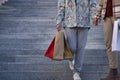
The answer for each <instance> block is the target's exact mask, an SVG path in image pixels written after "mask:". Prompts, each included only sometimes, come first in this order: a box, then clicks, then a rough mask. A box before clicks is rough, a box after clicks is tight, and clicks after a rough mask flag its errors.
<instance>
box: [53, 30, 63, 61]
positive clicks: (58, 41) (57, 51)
mask: <svg viewBox="0 0 120 80" xmlns="http://www.w3.org/2000/svg"><path fill="white" fill-rule="evenodd" d="M53 58H54V59H58V60H62V59H64V33H63V32H61V31H59V32H57V33H56V35H55V46H54V57H53Z"/></svg>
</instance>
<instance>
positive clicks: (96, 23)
mask: <svg viewBox="0 0 120 80" xmlns="http://www.w3.org/2000/svg"><path fill="white" fill-rule="evenodd" d="M92 22H93V24H94V25H95V26H97V25H98V19H97V18H93V20H92Z"/></svg>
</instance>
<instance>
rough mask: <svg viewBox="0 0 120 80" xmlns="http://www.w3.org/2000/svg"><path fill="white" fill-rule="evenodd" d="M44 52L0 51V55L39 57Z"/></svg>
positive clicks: (31, 50) (38, 50) (37, 50)
mask: <svg viewBox="0 0 120 80" xmlns="http://www.w3.org/2000/svg"><path fill="white" fill-rule="evenodd" d="M44 52H45V50H40V49H36V50H33V49H30V50H20V49H19V50H0V55H3V56H6V55H7V56H8V55H9V56H10V55H41V54H43V53H44Z"/></svg>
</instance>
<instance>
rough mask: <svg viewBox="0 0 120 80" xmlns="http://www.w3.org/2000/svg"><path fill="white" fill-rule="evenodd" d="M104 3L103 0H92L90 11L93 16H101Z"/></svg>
mask: <svg viewBox="0 0 120 80" xmlns="http://www.w3.org/2000/svg"><path fill="white" fill-rule="evenodd" d="M102 7H103V3H102V0H99V2H98V0H90V12H91V16H92V18H94V17H97V18H101V12H102Z"/></svg>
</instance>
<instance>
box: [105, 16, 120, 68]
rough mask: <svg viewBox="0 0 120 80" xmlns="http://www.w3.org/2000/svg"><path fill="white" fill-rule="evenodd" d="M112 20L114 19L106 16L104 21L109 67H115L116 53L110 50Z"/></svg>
mask: <svg viewBox="0 0 120 80" xmlns="http://www.w3.org/2000/svg"><path fill="white" fill-rule="evenodd" d="M113 22H114V19H113V18H111V17H108V18H106V19H105V22H104V39H105V44H106V48H107V55H108V60H109V67H110V68H117V67H118V66H117V65H118V63H117V53H114V52H112V49H111V48H112V34H113Z"/></svg>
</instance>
